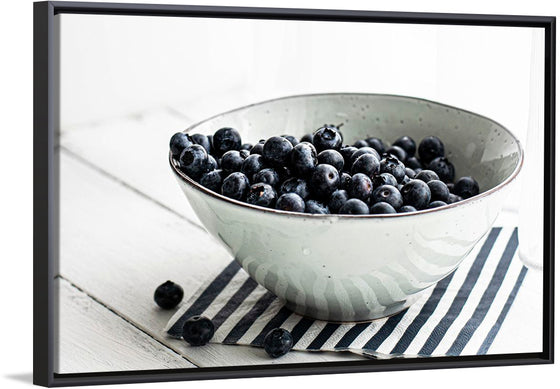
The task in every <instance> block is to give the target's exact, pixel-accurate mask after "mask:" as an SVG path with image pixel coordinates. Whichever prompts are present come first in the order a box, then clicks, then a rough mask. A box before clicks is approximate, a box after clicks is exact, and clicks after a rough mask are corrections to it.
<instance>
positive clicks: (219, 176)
mask: <svg viewBox="0 0 560 389" xmlns="http://www.w3.org/2000/svg"><path fill="white" fill-rule="evenodd" d="M222 181H223V171H222V170H212V171H210V172H208V173H204V174H203V175H202V177H201V178H200V184H201V185H202V186H204V187H205V188H208V189H210V190H212V191H214V192H218V193H219V192H220V190H221V188H222Z"/></svg>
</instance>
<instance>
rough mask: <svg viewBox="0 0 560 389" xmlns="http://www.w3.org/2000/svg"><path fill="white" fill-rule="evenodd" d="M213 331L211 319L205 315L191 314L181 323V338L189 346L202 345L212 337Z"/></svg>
mask: <svg viewBox="0 0 560 389" xmlns="http://www.w3.org/2000/svg"><path fill="white" fill-rule="evenodd" d="M214 331H215V328H214V323H213V322H212V320H210V319H208V318H207V317H205V316H198V315H197V316H192V317H189V318H188V319H187V320H186V321H185V323H184V324H183V339H184V340H185V341H186V342H187V343H188V344H190V345H191V346H195V347H199V346H204V345H205V344H207V343H208V342H209V341H210V340H211V339H212V337H213V336H214Z"/></svg>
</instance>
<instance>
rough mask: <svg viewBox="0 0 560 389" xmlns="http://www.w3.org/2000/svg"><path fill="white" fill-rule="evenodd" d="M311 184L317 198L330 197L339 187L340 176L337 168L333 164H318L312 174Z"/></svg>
mask: <svg viewBox="0 0 560 389" xmlns="http://www.w3.org/2000/svg"><path fill="white" fill-rule="evenodd" d="M309 184H310V187H311V191H312V193H313V194H315V196H316V197H317V198H320V199H325V198H329V197H330V195H331V193H332V192H334V191H335V190H337V189H338V187H339V185H340V176H339V175H338V171H337V170H336V168H335V167H333V166H331V165H326V164H321V165H317V166H316V167H315V169H314V170H313V173H312V174H311V178H310V180H309Z"/></svg>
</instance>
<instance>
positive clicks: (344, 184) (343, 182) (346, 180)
mask: <svg viewBox="0 0 560 389" xmlns="http://www.w3.org/2000/svg"><path fill="white" fill-rule="evenodd" d="M351 182H352V176H351V175H350V174H348V173H341V174H340V186H339V188H340V189H345V190H348V188H350V183H351Z"/></svg>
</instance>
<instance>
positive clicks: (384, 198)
mask: <svg viewBox="0 0 560 389" xmlns="http://www.w3.org/2000/svg"><path fill="white" fill-rule="evenodd" d="M380 202H385V203H387V204H389V205H390V206H392V207H393V208H394V209H399V208H400V207H402V205H403V198H402V196H401V192H399V190H398V189H397V188H395V187H394V186H392V185H381V186H380V187H378V188H376V189H375V190H374V191H373V193H372V194H371V204H376V203H380Z"/></svg>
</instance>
